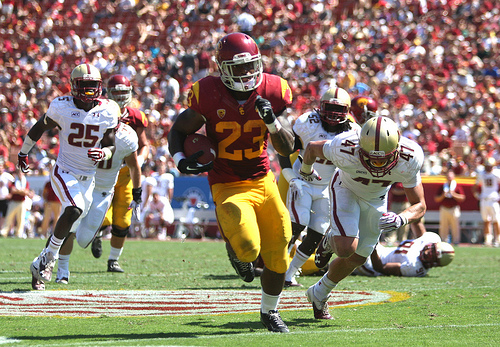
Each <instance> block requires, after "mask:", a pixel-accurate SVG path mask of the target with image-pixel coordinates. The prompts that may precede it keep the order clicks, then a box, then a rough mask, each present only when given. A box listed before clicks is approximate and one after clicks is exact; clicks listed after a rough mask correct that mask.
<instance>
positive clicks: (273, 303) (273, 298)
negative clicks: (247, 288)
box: [260, 290, 280, 313]
mask: <svg viewBox="0 0 500 347" xmlns="http://www.w3.org/2000/svg"><path fill="white" fill-rule="evenodd" d="M279 301H280V296H279V295H269V294H266V293H264V290H262V299H261V301H260V312H262V313H268V312H269V311H274V310H277V309H278V303H279Z"/></svg>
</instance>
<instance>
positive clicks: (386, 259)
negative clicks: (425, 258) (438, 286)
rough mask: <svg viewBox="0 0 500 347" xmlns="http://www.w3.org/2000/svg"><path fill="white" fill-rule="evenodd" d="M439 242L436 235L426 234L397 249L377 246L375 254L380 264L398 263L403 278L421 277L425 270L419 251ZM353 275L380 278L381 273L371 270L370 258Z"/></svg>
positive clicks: (408, 241)
mask: <svg viewBox="0 0 500 347" xmlns="http://www.w3.org/2000/svg"><path fill="white" fill-rule="evenodd" d="M437 242H441V238H440V237H439V235H438V234H436V233H433V232H426V233H424V234H423V235H422V236H421V237H419V238H416V239H414V240H405V241H403V242H401V244H400V245H399V246H398V247H384V246H382V245H380V244H379V245H377V253H378V255H379V257H380V259H381V261H382V264H387V263H400V264H401V274H402V276H405V277H422V276H425V275H426V274H427V272H428V271H429V269H426V268H425V267H424V265H423V264H422V261H421V260H420V251H422V249H424V247H425V245H427V244H429V243H437ZM355 274H358V275H368V276H380V275H382V274H381V273H379V272H377V271H375V270H374V269H373V265H372V262H371V258H370V257H368V259H367V261H366V263H365V264H364V265H362V266H361V267H360V268H358V269H356V272H355Z"/></svg>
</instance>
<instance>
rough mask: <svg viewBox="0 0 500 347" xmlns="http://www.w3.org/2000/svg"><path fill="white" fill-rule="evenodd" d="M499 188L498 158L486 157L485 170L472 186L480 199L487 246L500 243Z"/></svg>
mask: <svg viewBox="0 0 500 347" xmlns="http://www.w3.org/2000/svg"><path fill="white" fill-rule="evenodd" d="M499 188H500V170H498V168H497V167H496V160H495V158H493V157H488V158H485V160H484V166H483V170H482V171H479V172H478V173H477V176H476V182H475V183H474V185H473V186H472V193H473V194H474V197H475V198H476V199H478V200H479V211H480V212H481V218H482V220H483V237H484V241H483V242H484V245H485V246H492V245H494V246H495V247H498V246H499V244H500V226H499V222H500V204H499V202H498V200H499V199H500V196H499V194H498V190H499ZM491 229H493V233H492V232H491Z"/></svg>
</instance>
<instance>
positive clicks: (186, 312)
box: [0, 239, 500, 347]
mask: <svg viewBox="0 0 500 347" xmlns="http://www.w3.org/2000/svg"><path fill="white" fill-rule="evenodd" d="M44 243H45V242H44V241H42V240H32V239H28V240H18V239H0V250H1V251H2V257H1V258H0V312H1V313H0V345H1V346H34V345H43V346H159V345H163V346H167V345H168V346H245V347H250V346H273V347H274V346H287V347H290V346H315V345H318V346H432V345H436V346H469V345H475V346H498V345H500V249H498V248H482V247H477V246H476V247H467V246H462V247H459V248H457V249H456V258H455V260H454V261H453V262H452V264H451V265H450V266H448V267H446V268H440V269H439V268H438V269H433V270H431V271H430V272H429V276H427V277H425V278H394V277H384V278H381V277H379V278H367V277H356V276H350V277H349V278H347V279H346V280H344V281H343V282H341V284H340V285H339V286H338V287H337V288H336V291H335V292H334V293H333V294H334V295H332V298H331V299H330V302H331V303H332V305H331V308H330V312H331V313H332V315H333V316H334V317H335V319H334V320H331V321H318V320H315V319H314V318H313V315H312V309H310V306H309V304H308V303H307V300H306V299H305V296H304V293H305V289H307V287H308V286H310V285H311V284H313V283H314V282H316V281H317V279H318V277H314V276H306V277H301V278H299V282H301V283H302V284H304V288H293V289H287V290H286V291H285V292H284V295H283V297H284V298H283V299H282V302H281V305H280V307H281V308H282V309H281V311H280V312H281V315H282V317H283V319H284V321H285V322H286V323H287V324H288V326H289V328H290V333H289V334H273V333H270V332H268V331H267V330H265V329H264V328H263V327H262V326H261V324H260V322H259V315H258V314H259V313H258V312H259V300H260V298H259V297H260V291H259V288H260V286H259V281H258V279H256V280H255V281H254V282H253V283H250V284H247V283H244V282H243V281H241V280H240V279H239V278H238V277H237V276H236V274H235V273H234V270H233V269H232V267H231V265H230V264H229V262H228V260H227V255H226V252H225V247H224V244H223V243H222V242H219V241H205V242H199V241H197V242H194V241H186V242H180V241H164V242H160V241H145V240H128V241H127V243H126V248H125V251H124V253H123V255H122V257H121V258H120V264H121V265H122V267H123V268H124V269H125V270H126V273H124V274H115V273H107V272H106V260H107V255H108V253H109V241H104V242H103V247H104V255H103V257H102V258H101V259H94V258H93V257H92V255H91V253H90V250H82V249H80V248H76V247H75V250H74V252H73V256H72V259H71V267H70V269H71V277H70V283H69V284H68V285H62V284H55V283H53V282H51V283H49V284H47V290H46V291H45V292H32V291H31V290H30V289H31V286H30V281H31V276H30V273H29V264H30V263H31V261H32V260H33V258H34V257H35V256H37V255H38V253H39V252H40V250H41V249H42V247H43V245H44ZM285 308H286V309H285ZM214 313H215V314H214Z"/></svg>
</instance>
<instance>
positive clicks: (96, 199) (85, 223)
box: [56, 122, 142, 284]
mask: <svg viewBox="0 0 500 347" xmlns="http://www.w3.org/2000/svg"><path fill="white" fill-rule="evenodd" d="M138 143H139V140H138V137H137V133H136V132H135V131H134V129H132V127H130V126H129V125H127V124H125V123H122V122H119V123H118V126H117V128H116V134H115V148H116V149H115V153H114V154H113V156H112V157H111V159H110V160H106V161H102V162H100V163H99V164H98V166H97V172H96V175H95V187H94V192H93V196H92V197H93V200H92V205H91V207H90V210H89V212H88V213H87V215H86V216H85V217H84V218H82V219H80V220H78V221H77V222H76V223H75V224H73V228H72V230H71V232H72V233H73V234H72V235H70V236H69V237H68V238H67V240H66V241H65V242H64V245H63V246H62V247H61V251H60V253H59V263H58V268H57V276H56V283H63V284H68V282H69V276H70V271H69V258H70V255H71V251H72V250H73V240H74V238H75V237H76V240H77V242H78V245H80V247H82V248H87V246H88V245H89V244H90V243H91V242H92V240H93V239H94V237H95V236H96V234H97V233H98V232H99V230H100V227H101V224H102V222H103V220H104V217H105V216H106V212H107V211H108V209H109V207H110V205H111V202H112V200H113V194H114V186H115V184H116V181H117V179H118V173H119V171H120V169H121V168H122V167H123V163H125V164H126V165H127V166H128V168H129V170H130V177H131V179H132V184H133V189H132V190H133V196H134V200H133V201H132V204H131V205H130V208H132V209H133V214H134V215H135V216H137V217H135V218H139V217H138V216H139V215H140V210H139V206H140V204H141V194H142V189H141V167H140V166H139V162H138V159H137V149H138V148H139V144H138Z"/></svg>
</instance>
